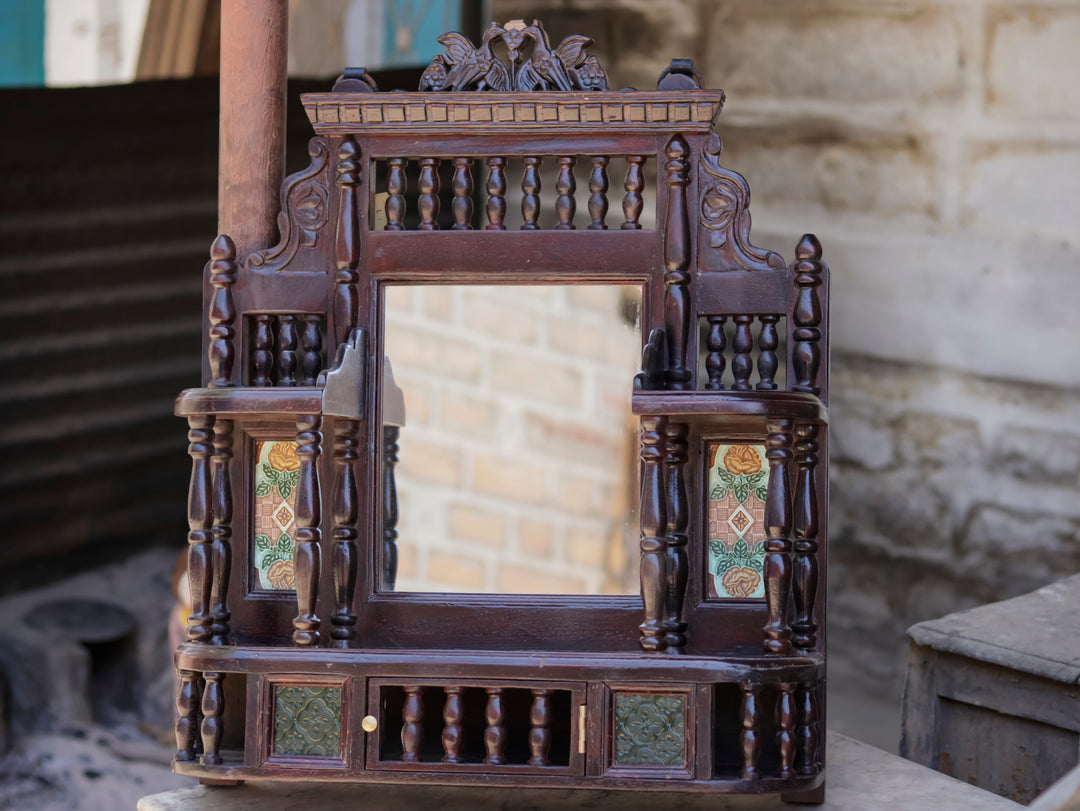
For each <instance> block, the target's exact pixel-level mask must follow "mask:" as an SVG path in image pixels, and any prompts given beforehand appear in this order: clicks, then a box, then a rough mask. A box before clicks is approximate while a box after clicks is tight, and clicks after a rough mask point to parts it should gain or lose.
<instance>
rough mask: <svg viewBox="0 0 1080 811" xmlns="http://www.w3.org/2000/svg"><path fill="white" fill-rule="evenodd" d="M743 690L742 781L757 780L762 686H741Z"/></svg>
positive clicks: (742, 684) (741, 733)
mask: <svg viewBox="0 0 1080 811" xmlns="http://www.w3.org/2000/svg"><path fill="white" fill-rule="evenodd" d="M739 687H740V689H741V690H742V709H741V712H740V723H741V724H742V731H741V732H740V733H739V751H740V752H741V753H742V763H743V765H742V779H743V780H757V779H758V778H759V777H760V776H761V775H760V773H759V772H758V758H759V757H761V685H759V684H755V683H754V682H745V681H744V682H742V683H740V684H739Z"/></svg>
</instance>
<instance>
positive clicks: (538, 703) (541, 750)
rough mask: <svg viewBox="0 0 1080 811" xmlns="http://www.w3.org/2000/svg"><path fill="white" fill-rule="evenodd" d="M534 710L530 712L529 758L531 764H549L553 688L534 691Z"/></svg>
mask: <svg viewBox="0 0 1080 811" xmlns="http://www.w3.org/2000/svg"><path fill="white" fill-rule="evenodd" d="M532 694H533V703H532V710H531V711H530V712H529V723H530V724H531V725H532V728H531V729H530V730H529V751H530V752H531V753H532V757H530V758H529V765H530V766H547V765H548V763H549V761H548V752H549V751H550V749H551V730H550V729H549V727H550V726H551V690H545V689H537V690H533V691H532Z"/></svg>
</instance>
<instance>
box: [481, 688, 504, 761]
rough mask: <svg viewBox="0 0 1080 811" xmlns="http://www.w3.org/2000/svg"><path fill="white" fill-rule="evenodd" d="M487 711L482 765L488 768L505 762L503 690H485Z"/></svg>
mask: <svg viewBox="0 0 1080 811" xmlns="http://www.w3.org/2000/svg"><path fill="white" fill-rule="evenodd" d="M487 696H488V700H487V709H486V710H485V712H484V719H485V720H486V721H487V729H485V730H484V749H485V750H486V751H487V754H486V755H485V756H484V763H487V764H488V765H489V766H501V765H502V764H504V763H505V762H506V727H505V726H503V722H504V721H505V720H506V718H505V715H504V711H503V688H501V687H488V688H487Z"/></svg>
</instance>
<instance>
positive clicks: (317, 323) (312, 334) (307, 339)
mask: <svg viewBox="0 0 1080 811" xmlns="http://www.w3.org/2000/svg"><path fill="white" fill-rule="evenodd" d="M321 320H322V319H321V318H320V317H319V316H318V315H312V314H309V315H305V316H304V335H303V342H302V348H303V358H304V362H303V363H302V364H301V369H302V370H303V373H304V385H305V386H314V385H315V381H316V380H318V378H319V372H321V371H322V324H321Z"/></svg>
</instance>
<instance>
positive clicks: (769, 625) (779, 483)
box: [762, 419, 793, 654]
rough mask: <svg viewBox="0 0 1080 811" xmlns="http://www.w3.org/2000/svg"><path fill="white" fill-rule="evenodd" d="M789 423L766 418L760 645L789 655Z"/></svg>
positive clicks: (790, 425)
mask: <svg viewBox="0 0 1080 811" xmlns="http://www.w3.org/2000/svg"><path fill="white" fill-rule="evenodd" d="M792 426H793V423H792V421H791V420H779V419H770V420H769V421H768V422H766V424H765V430H766V431H767V432H768V439H767V441H766V445H767V446H768V450H767V451H766V452H765V457H766V458H767V459H768V460H769V485H768V494H767V495H766V497H765V532H766V536H767V537H766V539H765V606H766V609H767V612H768V622H766V623H765V627H764V628H763V629H762V630H763V631H764V635H765V639H764V642H763V646H764V648H765V651H766V652H767V653H776V654H786V653H791V628H790V627H789V625H788V600H789V598H790V596H791V523H792V521H791V494H790V490H789V488H788V463H789V462H790V461H791V456H792V454H791V430H792Z"/></svg>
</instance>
